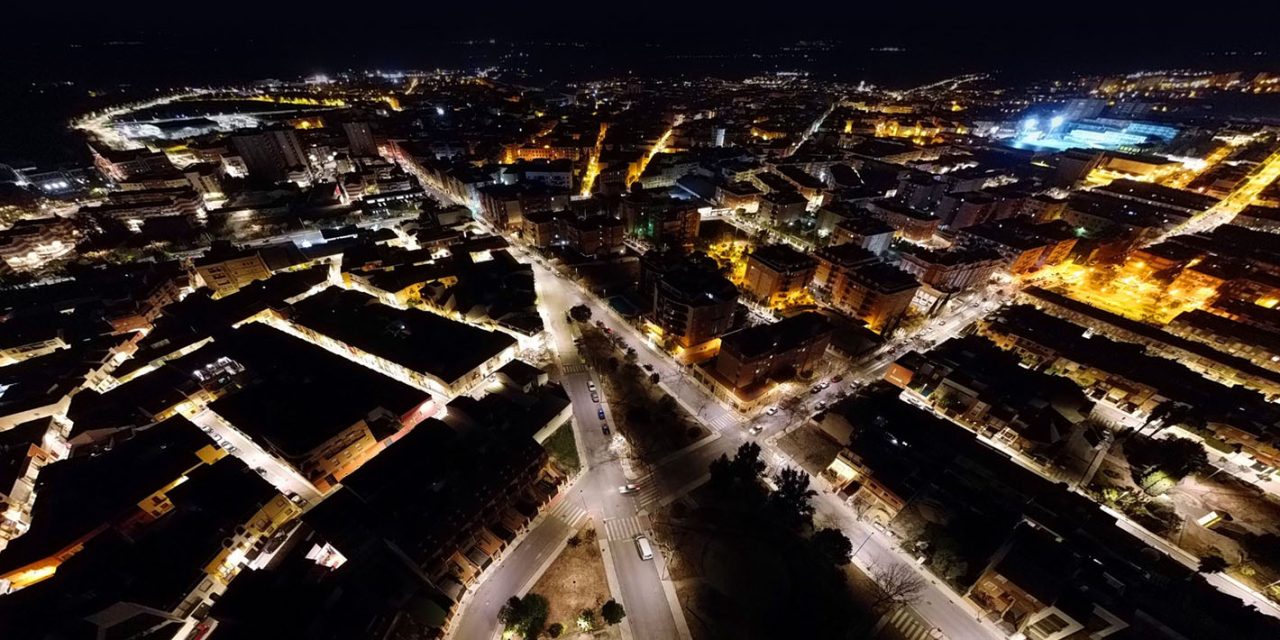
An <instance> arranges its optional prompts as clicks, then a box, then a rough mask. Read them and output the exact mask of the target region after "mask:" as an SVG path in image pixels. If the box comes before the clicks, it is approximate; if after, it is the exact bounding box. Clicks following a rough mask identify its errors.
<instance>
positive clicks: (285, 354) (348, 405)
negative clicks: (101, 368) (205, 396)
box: [143, 323, 429, 456]
mask: <svg viewBox="0 0 1280 640" xmlns="http://www.w3.org/2000/svg"><path fill="white" fill-rule="evenodd" d="M216 344H218V345H219V346H220V347H221V349H220V351H222V352H224V353H226V354H227V356H228V357H230V358H232V359H233V360H235V361H236V362H238V363H240V364H241V365H242V366H243V367H244V368H245V373H244V374H243V376H244V382H243V388H242V389H240V390H238V391H234V392H232V393H230V394H229V395H226V396H224V397H222V398H219V399H218V400H215V401H214V402H213V403H212V404H210V405H209V408H210V409H212V410H213V411H214V412H215V413H217V414H218V415H220V416H222V417H223V418H225V419H226V420H227V421H228V422H230V423H231V424H233V425H235V426H236V427H237V428H239V429H240V430H242V431H244V432H245V433H247V434H249V436H250V437H252V438H254V439H260V440H265V441H266V442H268V443H270V444H271V445H272V446H274V447H276V448H278V449H280V450H281V451H282V452H283V453H284V454H285V455H288V456H302V455H305V454H307V453H309V452H310V451H312V450H313V449H315V448H316V447H317V446H320V445H321V444H323V443H325V442H326V441H328V440H329V439H330V438H332V437H333V436H335V435H337V434H338V433H340V432H342V431H343V430H345V429H347V428H348V427H350V426H351V425H353V424H355V423H356V422H358V421H360V420H364V419H366V418H368V417H369V414H370V413H371V412H373V411H374V410H375V409H378V408H383V409H386V410H387V411H389V412H391V414H393V415H394V416H395V417H396V418H401V417H402V416H405V415H407V414H409V413H410V412H411V411H413V410H414V409H415V408H416V407H417V406H418V405H420V404H422V402H424V401H425V400H427V399H428V397H429V396H428V395H427V394H426V393H425V392H423V391H419V390H417V389H414V388H413V387H410V386H409V385H407V384H405V383H403V382H399V381H397V380H394V379H392V378H389V377H387V376H384V375H382V374H380V373H377V372H375V371H372V370H370V369H368V368H366V367H364V366H362V365H359V364H356V363H354V362H351V361H349V360H347V359H346V358H343V357H341V356H338V355H334V354H332V353H329V352H328V351H325V350H324V349H322V348H320V347H318V346H315V345H311V344H308V343H306V342H303V341H302V340H301V339H298V338H295V337H293V336H290V335H288V334H285V333H283V332H280V331H277V330H276V329H272V328H270V327H267V326H266V325H262V324H257V323H254V324H249V325H246V326H244V327H242V328H240V329H239V330H237V331H236V332H235V334H234V336H233V337H231V338H230V339H229V340H228V341H225V342H224V341H221V340H220V341H219V342H218V343H216ZM143 379H145V377H144V378H143Z"/></svg>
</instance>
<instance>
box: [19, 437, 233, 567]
mask: <svg viewBox="0 0 1280 640" xmlns="http://www.w3.org/2000/svg"><path fill="white" fill-rule="evenodd" d="M210 445H212V441H210V439H209V436H207V435H205V434H204V433H203V432H201V431H200V429H198V428H196V426H195V425H193V424H191V423H190V422H188V421H187V419H186V418H183V417H181V416H175V417H173V418H170V419H168V420H166V421H164V422H163V423H161V424H158V425H155V426H152V427H149V428H146V429H139V430H136V431H128V432H123V433H121V434H120V437H119V438H118V439H117V440H116V441H115V443H114V444H113V445H112V447H111V448H110V449H109V450H99V452H98V453H97V455H76V456H73V457H72V458H70V459H68V460H63V461H61V462H58V463H56V464H51V465H48V466H47V467H45V468H44V469H43V470H41V472H40V475H39V476H38V477H37V479H36V490H37V491H38V493H39V497H38V498H37V499H36V501H35V506H34V507H33V509H32V513H31V530H29V531H28V532H27V533H26V534H24V535H22V536H20V537H18V538H16V539H14V540H13V541H11V542H10V543H9V546H8V548H6V549H5V550H4V551H0V573H5V572H8V571H11V570H13V569H17V568H20V567H23V566H26V565H28V564H30V563H32V562H36V561H39V560H42V559H44V558H46V557H48V556H50V555H52V554H54V553H56V552H58V551H60V550H61V549H62V548H63V547H65V546H67V545H69V544H71V543H72V542H74V541H75V540H77V539H79V538H80V537H81V536H84V535H86V534H88V533H90V532H91V531H93V529H95V528H96V527H98V526H100V525H102V524H105V523H108V522H110V521H112V520H113V519H115V518H117V517H119V516H121V515H122V514H125V513H127V512H128V511H129V510H130V509H132V508H134V507H136V505H137V503H138V502H139V501H141V500H142V499H143V498H145V497H147V496H148V495H150V494H152V493H153V492H155V491H157V490H159V489H160V488H162V487H164V486H165V485H166V484H168V483H170V482H173V481H174V480H177V479H178V477H179V476H181V475H182V474H184V473H186V472H187V471H188V470H190V469H192V468H193V467H196V466H197V465H199V464H201V460H200V458H199V457H197V456H196V452H197V451H199V450H200V449H202V448H204V447H206V446H210Z"/></svg>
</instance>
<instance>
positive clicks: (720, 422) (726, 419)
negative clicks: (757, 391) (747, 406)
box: [708, 411, 742, 431]
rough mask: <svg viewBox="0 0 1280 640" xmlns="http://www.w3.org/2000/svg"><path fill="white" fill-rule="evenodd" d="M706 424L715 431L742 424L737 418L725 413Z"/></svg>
mask: <svg viewBox="0 0 1280 640" xmlns="http://www.w3.org/2000/svg"><path fill="white" fill-rule="evenodd" d="M708 424H710V425H711V428H712V429H715V430H716V431H724V430H725V429H731V428H733V427H736V426H738V425H739V424H742V420H741V419H740V418H739V417H738V416H736V415H734V414H732V413H729V412H728V411H726V412H724V413H722V414H720V417H718V418H716V419H715V420H712V421H711V422H710V423H708Z"/></svg>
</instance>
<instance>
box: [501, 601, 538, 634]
mask: <svg viewBox="0 0 1280 640" xmlns="http://www.w3.org/2000/svg"><path fill="white" fill-rule="evenodd" d="M548 609H549V607H548V605H547V599H546V598H544V597H542V596H541V595H538V594H536V593H530V594H529V595H526V596H525V597H523V598H520V597H517V596H511V598H510V599H508V600H507V602H506V604H503V605H502V608H501V609H500V610H498V622H500V623H502V627H503V629H504V630H506V631H512V632H515V633H517V634H519V635H520V636H522V637H525V638H534V637H537V635H538V634H539V633H542V629H543V627H545V626H546V624H547V613H548Z"/></svg>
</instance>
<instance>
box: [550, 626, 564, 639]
mask: <svg viewBox="0 0 1280 640" xmlns="http://www.w3.org/2000/svg"><path fill="white" fill-rule="evenodd" d="M562 633H564V625H562V624H560V623H559V622H555V623H552V624H551V626H549V627H547V635H548V636H551V637H552V638H559V637H560V634H562Z"/></svg>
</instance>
